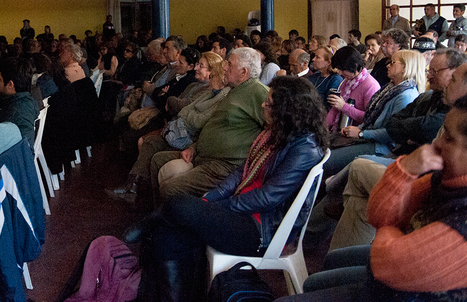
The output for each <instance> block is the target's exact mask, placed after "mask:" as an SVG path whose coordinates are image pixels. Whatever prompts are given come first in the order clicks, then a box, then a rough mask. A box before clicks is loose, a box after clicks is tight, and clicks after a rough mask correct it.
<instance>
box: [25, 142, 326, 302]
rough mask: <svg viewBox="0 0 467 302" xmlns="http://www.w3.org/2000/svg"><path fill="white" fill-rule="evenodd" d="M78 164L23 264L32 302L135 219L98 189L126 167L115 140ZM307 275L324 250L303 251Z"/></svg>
mask: <svg viewBox="0 0 467 302" xmlns="http://www.w3.org/2000/svg"><path fill="white" fill-rule="evenodd" d="M81 154H82V163H81V164H80V165H77V166H76V168H68V169H66V175H65V181H61V182H60V190H59V191H56V192H55V194H56V197H55V198H50V199H49V203H50V208H51V212H52V215H51V216H47V230H46V241H45V244H44V245H43V251H42V254H41V255H40V257H39V258H38V259H36V260H35V261H33V262H31V263H30V264H29V269H30V274H31V279H32V284H33V286H34V289H33V290H27V292H26V294H27V297H28V298H29V299H30V300H32V301H35V302H42V301H46V302H50V301H55V300H56V299H57V297H58V296H59V294H60V291H61V290H62V288H63V287H64V285H65V283H66V281H67V280H68V278H69V276H70V274H71V273H72V271H73V268H74V267H75V265H76V263H77V261H78V259H79V257H80V255H81V253H82V251H83V250H84V248H85V247H86V245H87V244H88V243H89V242H90V241H91V240H93V239H94V238H96V237H99V236H102V235H113V236H116V237H117V238H121V236H122V234H123V231H124V230H125V228H127V227H128V226H130V225H131V224H132V223H133V222H135V221H137V220H138V219H140V218H141V216H142V214H135V213H129V212H128V211H127V208H126V207H125V205H124V204H122V203H119V202H115V201H113V200H111V199H109V198H108V197H107V196H106V195H105V193H104V188H108V187H115V186H118V185H120V184H121V183H122V182H123V181H124V180H125V178H126V173H127V171H128V167H123V166H122V164H121V163H122V162H123V158H122V154H121V153H120V152H119V151H118V148H117V143H116V140H114V141H112V142H107V143H105V144H101V145H96V146H93V149H92V158H88V157H87V156H86V155H85V152H83V151H82V152H81ZM306 246H308V245H307V242H306V236H305V245H304V249H305V253H306V262H307V268H308V271H309V273H312V272H316V271H318V270H319V269H320V268H321V263H322V259H323V256H324V254H325V251H326V249H327V244H323V245H321V247H320V249H319V250H314V249H313V250H312V249H310V248H307V247H306ZM261 276H262V278H263V279H264V280H265V281H266V282H267V283H268V284H269V285H270V286H271V287H272V289H273V292H274V294H275V295H276V297H280V296H284V295H287V289H286V285H285V281H284V280H283V274H282V272H280V271H272V272H271V271H263V272H261Z"/></svg>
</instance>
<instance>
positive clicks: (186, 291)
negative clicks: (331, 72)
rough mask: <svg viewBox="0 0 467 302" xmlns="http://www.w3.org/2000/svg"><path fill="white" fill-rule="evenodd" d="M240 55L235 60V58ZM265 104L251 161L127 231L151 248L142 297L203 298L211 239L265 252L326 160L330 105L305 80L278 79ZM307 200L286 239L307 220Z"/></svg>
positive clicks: (240, 250) (225, 246)
mask: <svg viewBox="0 0 467 302" xmlns="http://www.w3.org/2000/svg"><path fill="white" fill-rule="evenodd" d="M237 50H238V49H237ZM237 53H238V52H235V51H234V52H233V54H232V56H231V59H232V57H233V58H234V60H236V59H235V57H236V56H237ZM258 65H259V64H258ZM235 89H236V88H234V89H233V90H232V91H234V90H235ZM262 107H263V109H264V117H265V123H266V125H265V129H264V130H263V131H261V133H260V134H259V136H258V137H257V138H256V139H255V140H254V142H253V144H252V146H251V148H250V151H249V153H248V157H247V160H246V162H245V164H243V165H241V166H239V167H238V168H237V169H235V171H234V172H233V173H231V174H230V175H229V177H228V178H226V179H225V181H223V182H222V183H221V184H220V185H219V186H217V187H216V188H214V189H213V190H211V191H209V192H208V193H207V194H206V195H205V196H204V198H199V197H196V196H189V195H178V196H175V197H173V198H171V199H170V200H169V201H168V202H167V203H166V204H165V205H164V206H163V208H162V209H161V211H160V213H157V212H156V213H154V214H151V215H150V216H148V217H146V218H145V219H144V220H142V221H141V222H139V223H138V224H137V225H135V226H133V227H131V228H130V229H129V230H127V232H126V234H125V236H124V237H125V240H126V241H127V242H137V241H140V240H143V243H142V245H143V249H144V250H145V251H146V252H144V256H143V259H144V260H143V262H142V266H143V270H144V271H143V274H142V279H141V285H140V288H143V290H142V291H141V292H140V298H141V299H142V301H152V300H151V298H152V297H158V299H159V300H160V301H204V299H203V298H204V293H205V290H206V289H205V288H206V284H205V278H204V276H205V270H206V267H205V266H206V260H205V247H206V245H209V246H212V247H213V248H215V249H216V250H219V251H220V252H223V253H228V254H234V255H247V256H255V257H260V256H262V255H263V254H264V252H265V250H266V248H267V247H268V245H269V243H270V242H271V239H272V237H273V235H274V232H275V230H276V229H277V227H278V226H279V224H280V222H281V220H282V219H283V217H284V215H285V213H286V212H287V210H288V207H289V206H290V204H291V202H292V201H293V200H294V198H295V196H296V194H297V193H298V191H299V190H300V187H301V186H302V184H303V182H304V180H305V179H306V177H307V174H308V173H309V171H310V169H311V168H313V166H315V165H316V164H317V163H318V162H319V161H320V160H321V159H322V157H323V154H324V150H325V148H326V147H327V143H328V140H327V131H326V127H325V125H324V114H325V110H324V108H323V107H322V104H321V101H320V100H319V95H318V93H317V92H316V90H315V89H314V88H313V86H312V85H311V84H310V83H309V82H308V81H307V80H306V79H300V78H296V77H293V78H292V77H278V78H275V79H273V81H272V82H271V89H270V91H269V95H268V97H267V99H265V100H264V101H263V104H262ZM308 202H309V201H307V202H306V203H305V205H304V206H303V207H302V209H301V211H300V213H299V216H298V219H297V221H296V222H295V224H294V227H293V229H292V232H291V235H290V237H289V240H288V243H290V242H293V241H294V240H295V238H296V237H297V236H298V235H299V233H300V230H301V228H302V226H303V224H304V223H305V222H306V219H307V214H308V213H309V211H310V206H311V205H310V204H308ZM187 271H190V272H191V273H190V274H187V273H186V272H187Z"/></svg>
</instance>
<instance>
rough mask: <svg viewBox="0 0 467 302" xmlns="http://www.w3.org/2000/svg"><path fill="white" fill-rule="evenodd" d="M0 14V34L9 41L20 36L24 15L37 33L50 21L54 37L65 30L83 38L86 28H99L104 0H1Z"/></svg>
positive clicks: (68, 33) (104, 11) (66, 32)
mask: <svg viewBox="0 0 467 302" xmlns="http://www.w3.org/2000/svg"><path fill="white" fill-rule="evenodd" d="M0 14H1V17H0V35H4V36H6V38H7V40H8V42H9V43H13V39H14V38H15V37H19V30H20V29H21V28H22V27H23V22H22V21H23V20H24V19H29V20H30V21H31V27H32V28H34V30H35V31H36V35H38V34H41V33H43V32H44V26H45V25H50V27H51V30H52V33H53V34H54V35H55V37H56V38H57V37H58V35H59V34H61V33H64V34H66V35H68V36H69V35H73V34H74V35H76V36H77V37H78V39H83V38H84V32H85V31H86V30H87V29H90V30H92V31H93V32H95V31H96V30H98V31H99V32H102V24H103V23H104V22H105V16H106V0H79V1H67V0H0Z"/></svg>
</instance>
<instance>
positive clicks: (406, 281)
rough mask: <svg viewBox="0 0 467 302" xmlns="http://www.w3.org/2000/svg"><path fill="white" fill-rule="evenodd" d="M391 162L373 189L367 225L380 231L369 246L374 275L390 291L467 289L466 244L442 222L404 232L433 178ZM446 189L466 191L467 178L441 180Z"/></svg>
mask: <svg viewBox="0 0 467 302" xmlns="http://www.w3.org/2000/svg"><path fill="white" fill-rule="evenodd" d="M401 158H402V157H399V158H398V160H397V161H396V162H395V163H393V164H391V165H390V166H389V167H388V169H387V170H386V173H385V174H384V176H383V178H382V179H381V181H380V182H379V183H378V184H377V185H376V186H375V187H374V189H373V190H372V191H371V194H370V200H369V203H368V221H369V222H370V223H371V224H372V225H373V226H374V227H375V228H376V229H377V232H376V237H375V239H374V241H373V244H372V247H371V256H370V264H371V270H372V272H373V275H374V277H375V278H376V279H377V280H379V281H381V282H383V283H384V284H386V285H388V286H389V287H391V288H394V289H397V290H402V291H413V292H438V291H446V290H451V289H456V288H465V287H467V241H466V240H465V239H464V237H463V236H462V235H461V234H460V233H458V232H457V231H456V230H454V229H452V228H451V227H449V226H448V225H446V224H444V223H441V222H434V223H431V224H429V225H427V226H425V227H423V228H421V229H418V230H415V231H413V232H411V233H409V234H407V235H406V234H404V233H403V232H402V231H401V229H404V228H405V227H406V226H407V225H408V224H409V221H410V218H411V217H412V216H413V215H414V214H415V212H416V211H417V209H418V208H419V206H420V204H421V203H422V202H423V201H424V200H425V199H426V198H427V196H428V194H430V191H431V174H429V175H425V176H423V177H421V178H417V177H418V176H417V175H410V174H409V173H408V172H407V171H405V170H404V169H403V168H402V167H401V166H400V160H401ZM443 185H445V186H447V187H453V188H454V187H466V186H467V175H466V176H462V177H459V178H456V179H451V180H448V181H443Z"/></svg>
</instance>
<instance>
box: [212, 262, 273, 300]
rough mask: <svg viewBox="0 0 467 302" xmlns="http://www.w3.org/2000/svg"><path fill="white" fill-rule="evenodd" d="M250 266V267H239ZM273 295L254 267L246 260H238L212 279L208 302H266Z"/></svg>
mask: <svg viewBox="0 0 467 302" xmlns="http://www.w3.org/2000/svg"><path fill="white" fill-rule="evenodd" d="M244 266H250V267H251V269H241V268H242V267H244ZM273 300H274V296H273V295H272V293H271V290H270V288H269V286H268V285H267V284H266V282H264V281H263V280H261V278H260V277H259V275H258V272H257V271H256V268H255V267H254V266H253V265H251V264H250V263H248V262H240V263H237V264H236V265H234V266H233V267H232V268H230V269H229V270H228V271H225V272H222V273H219V274H218V275H217V276H216V277H215V278H214V280H212V285H211V289H210V290H209V299H208V301H209V302H227V301H228V302H236V301H242V302H248V301H251V302H253V301H255V302H266V301H273Z"/></svg>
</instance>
